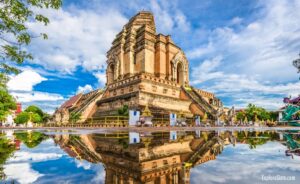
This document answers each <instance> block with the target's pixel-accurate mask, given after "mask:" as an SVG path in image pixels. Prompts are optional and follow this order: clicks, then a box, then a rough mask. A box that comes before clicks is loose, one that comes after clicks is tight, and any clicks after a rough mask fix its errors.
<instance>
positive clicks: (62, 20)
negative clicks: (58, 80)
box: [28, 6, 127, 74]
mask: <svg viewBox="0 0 300 184" xmlns="http://www.w3.org/2000/svg"><path fill="white" fill-rule="evenodd" d="M43 14H45V15H46V16H48V17H49V19H50V20H51V22H50V23H49V25H48V26H47V27H45V26H43V25H41V24H34V23H29V24H28V27H29V29H30V30H31V32H32V33H33V34H39V33H40V32H45V33H47V34H48V36H49V38H48V40H41V39H36V40H33V43H32V45H31V47H30V48H29V50H30V51H31V52H33V53H35V59H34V60H33V61H31V62H32V63H35V64H39V65H42V66H43V67H44V68H46V69H49V70H54V71H59V72H64V73H69V74H70V73H73V72H74V71H76V69H77V67H79V66H80V67H82V68H84V69H85V70H88V71H93V70H98V69H100V68H102V67H103V66H104V65H105V61H106V51H107V50H108V49H109V47H110V45H111V42H112V39H113V38H114V36H115V34H116V33H118V32H119V31H120V30H121V28H122V27H121V26H122V25H123V24H124V23H125V22H126V21H127V19H126V18H125V17H124V16H123V15H121V14H120V13H118V11H113V10H109V9H106V11H105V12H95V11H91V10H87V9H80V8H79V7H74V6H73V7H65V9H60V10H43Z"/></svg>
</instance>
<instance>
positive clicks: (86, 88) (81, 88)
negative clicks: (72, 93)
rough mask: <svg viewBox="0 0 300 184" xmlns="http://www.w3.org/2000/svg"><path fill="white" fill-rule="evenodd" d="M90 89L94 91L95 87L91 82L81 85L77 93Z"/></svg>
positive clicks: (86, 91)
mask: <svg viewBox="0 0 300 184" xmlns="http://www.w3.org/2000/svg"><path fill="white" fill-rule="evenodd" d="M90 91H93V87H92V86H91V85H89V84H86V85H85V86H79V87H78V89H77V92H76V93H77V94H78V93H88V92H90Z"/></svg>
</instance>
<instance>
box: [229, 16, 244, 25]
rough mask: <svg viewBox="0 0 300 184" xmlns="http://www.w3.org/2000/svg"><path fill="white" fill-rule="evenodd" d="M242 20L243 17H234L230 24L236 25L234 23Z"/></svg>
mask: <svg viewBox="0 0 300 184" xmlns="http://www.w3.org/2000/svg"><path fill="white" fill-rule="evenodd" d="M242 21H243V19H242V18H241V17H234V18H233V19H232V20H231V21H230V24H231V25H236V24H240V23H241V22H242Z"/></svg>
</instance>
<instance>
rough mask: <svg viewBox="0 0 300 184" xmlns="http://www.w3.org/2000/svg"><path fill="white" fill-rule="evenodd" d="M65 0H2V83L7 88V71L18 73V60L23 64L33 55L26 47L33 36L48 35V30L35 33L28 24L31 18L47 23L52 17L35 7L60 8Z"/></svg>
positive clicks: (0, 54) (0, 62) (0, 53)
mask: <svg viewBox="0 0 300 184" xmlns="http://www.w3.org/2000/svg"><path fill="white" fill-rule="evenodd" d="M61 5H62V0H0V7H1V8H0V87H2V88H5V86H6V82H7V80H8V77H7V74H10V73H15V74H17V73H18V72H19V70H18V69H17V68H16V67H15V66H16V64H17V65H19V64H22V63H23V62H24V60H26V59H33V57H32V55H31V54H30V53H28V51H27V50H26V49H25V48H24V47H25V46H27V45H29V44H30V43H31V40H32V38H35V37H37V36H41V37H43V38H44V39H47V35H46V34H45V33H41V34H40V35H32V34H30V31H29V30H28V27H27V26H26V23H27V22H29V21H30V22H36V23H37V22H41V23H43V24H44V25H47V24H48V23H49V19H48V18H47V17H45V16H43V15H42V14H39V13H36V12H37V11H33V10H34V9H42V8H53V9H58V8H60V7H61Z"/></svg>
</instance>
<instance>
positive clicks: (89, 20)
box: [8, 0, 300, 112]
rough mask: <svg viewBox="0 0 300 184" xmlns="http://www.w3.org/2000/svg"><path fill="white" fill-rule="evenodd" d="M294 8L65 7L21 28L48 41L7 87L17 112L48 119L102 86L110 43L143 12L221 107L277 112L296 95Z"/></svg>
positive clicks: (104, 3)
mask: <svg viewBox="0 0 300 184" xmlns="http://www.w3.org/2000/svg"><path fill="white" fill-rule="evenodd" d="M299 9H300V1H296V0H289V1H288V0H286V1H285V0H270V1H255V0H251V1H246V0H229V1H222V0H215V1H210V0H203V1H188V0H174V1H159V0H151V1H141V0H140V1H139V0H125V1H124V0H123V1H109V0H91V1H83V0H76V1H75V0H73V1H71V0H67V1H64V5H63V7H62V9H61V10H58V11H56V10H43V11H42V13H43V14H45V15H47V16H48V17H49V18H50V24H49V25H48V26H47V27H44V26H43V25H41V24H36V23H31V22H30V23H28V25H27V26H28V27H29V29H30V31H31V32H32V34H39V33H40V32H46V33H47V34H48V37H49V39H48V40H40V39H34V40H33V42H32V44H31V46H30V47H28V48H26V49H28V51H30V52H32V53H33V55H34V60H32V61H26V62H25V64H24V65H22V67H21V69H22V70H23V72H22V73H21V74H19V75H18V76H12V79H11V81H10V82H9V83H8V87H9V89H10V91H11V93H12V94H13V95H14V96H17V97H18V99H19V101H20V102H22V103H23V104H24V106H27V105H29V104H37V105H39V106H41V107H42V108H43V109H45V110H46V111H48V112H53V111H54V109H55V108H56V107H57V106H59V105H60V104H61V103H62V102H63V101H64V100H66V99H67V98H68V97H70V96H72V95H74V94H76V93H78V92H80V91H85V92H86V91H89V90H92V89H96V88H101V87H103V86H104V85H105V80H106V79H105V67H106V64H105V63H106V51H107V50H108V49H109V48H110V46H111V42H112V40H113V39H114V37H115V35H116V34H117V33H118V32H119V31H120V30H121V29H122V26H123V25H124V24H125V23H126V22H127V21H128V19H129V18H130V17H132V16H133V15H135V14H136V13H137V12H138V11H140V10H149V11H152V12H153V13H154V16H155V22H156V26H157V32H158V33H163V34H170V35H171V36H172V38H173V40H174V41H175V43H176V44H177V45H178V46H180V47H181V48H182V49H183V50H184V52H185V54H186V56H187V58H188V60H189V63H190V81H191V84H192V85H193V86H196V87H198V88H201V89H203V90H207V91H211V92H214V93H216V95H217V96H218V97H219V98H221V99H222V100H223V102H224V104H225V106H228V107H231V106H236V107H244V106H246V105H247V104H248V103H255V104H257V105H259V106H263V107H265V108H268V109H276V108H278V107H280V106H281V105H282V98H283V97H285V96H290V95H292V96H297V95H298V94H299V91H300V83H299V80H298V78H299V76H298V74H297V70H296V68H294V67H293V66H292V64H291V62H292V60H294V59H296V58H297V57H298V53H299V51H300V24H299V20H300V11H299ZM37 11H40V10H37Z"/></svg>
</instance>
